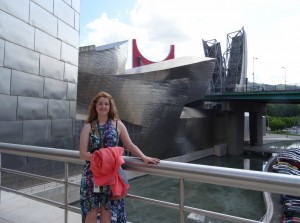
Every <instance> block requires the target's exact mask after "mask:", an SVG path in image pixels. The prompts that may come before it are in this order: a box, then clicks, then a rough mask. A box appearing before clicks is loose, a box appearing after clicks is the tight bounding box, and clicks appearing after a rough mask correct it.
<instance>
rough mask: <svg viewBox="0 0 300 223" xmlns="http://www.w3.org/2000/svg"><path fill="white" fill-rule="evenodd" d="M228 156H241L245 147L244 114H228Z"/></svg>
mask: <svg viewBox="0 0 300 223" xmlns="http://www.w3.org/2000/svg"><path fill="white" fill-rule="evenodd" d="M227 114H228V119H227V120H228V155H240V154H242V153H243V147H244V112H240V111H239V112H228V113H227Z"/></svg>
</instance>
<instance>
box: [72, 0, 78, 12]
mask: <svg viewBox="0 0 300 223" xmlns="http://www.w3.org/2000/svg"><path fill="white" fill-rule="evenodd" d="M72 7H73V9H75V10H76V11H77V12H78V13H79V12H80V0H72Z"/></svg>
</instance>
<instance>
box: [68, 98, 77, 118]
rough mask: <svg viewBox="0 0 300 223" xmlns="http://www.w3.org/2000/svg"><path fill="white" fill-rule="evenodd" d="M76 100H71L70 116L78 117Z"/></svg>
mask: <svg viewBox="0 0 300 223" xmlns="http://www.w3.org/2000/svg"><path fill="white" fill-rule="evenodd" d="M76 104H77V103H76V101H70V118H74V119H75V118H76Z"/></svg>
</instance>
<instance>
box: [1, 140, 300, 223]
mask: <svg viewBox="0 0 300 223" xmlns="http://www.w3.org/2000/svg"><path fill="white" fill-rule="evenodd" d="M1 153H8V154H14V155H21V156H30V157H36V158H43V159H49V160H55V161H62V162H65V166H66V169H67V168H68V163H77V164H80V163H81V164H82V163H83V162H84V161H83V160H80V158H79V151H72V150H64V149H55V148H45V147H37V146H29V145H19V144H8V143H1V142H0V155H1ZM124 160H125V168H126V169H127V170H132V171H138V172H143V173H146V174H153V175H160V176H164V177H171V178H177V179H179V180H180V197H181V198H184V196H183V194H184V192H183V191H184V186H183V185H184V184H183V181H184V180H192V181H196V182H203V183H210V184H216V185H223V186H230V187H237V188H244V189H250V190H256V191H265V192H271V193H279V194H289V195H296V196H297V195H299V194H300V177H298V176H292V175H284V174H277V173H268V172H260V171H252V170H240V169H233V168H224V167H215V166H206V165H198V164H190V163H180V162H171V161H164V160H162V161H161V162H160V163H159V164H158V165H146V164H144V163H143V162H141V161H140V160H139V159H137V158H134V157H124ZM0 168H1V169H0V174H1V171H5V170H6V169H5V168H2V167H1V159H0ZM67 172H68V171H67ZM68 185H69V182H68V173H66V179H65V188H67V187H68ZM1 188H2V189H4V190H7V191H10V192H16V193H19V192H17V191H14V190H12V189H8V188H4V187H2V186H1V181H0V189H1ZM66 191H67V190H66V189H65V192H66ZM19 194H20V193H19ZM25 196H29V195H25ZM29 197H30V196H29ZM65 197H66V195H65ZM128 197H129V198H130V197H131V198H133V199H138V200H143V201H145V202H150V203H156V204H157V205H163V206H164V205H165V206H169V207H170V208H176V209H178V210H180V213H181V219H182V216H183V214H182V213H183V211H188V212H189V211H193V212H196V213H202V214H205V215H208V216H214V217H216V218H222V219H228V220H231V221H233V222H260V221H254V220H250V219H243V218H239V217H235V216H230V215H224V214H221V213H216V212H210V211H206V210H201V209H196V208H193V207H188V206H185V205H184V203H183V200H181V201H180V204H173V203H168V202H164V201H158V200H153V199H149V198H141V197H137V196H134V195H129V196H128ZM32 199H39V198H36V197H35V196H32ZM39 201H43V202H45V203H47V202H48V203H49V204H52V205H54V206H57V205H59V206H60V207H64V208H65V211H66V212H67V211H68V210H71V211H76V212H78V209H76V208H74V207H70V206H69V205H68V204H67V200H65V204H64V205H63V206H62V205H61V204H56V202H53V201H48V200H45V199H39ZM65 222H67V216H66V217H65ZM180 222H184V221H183V220H181V221H180Z"/></svg>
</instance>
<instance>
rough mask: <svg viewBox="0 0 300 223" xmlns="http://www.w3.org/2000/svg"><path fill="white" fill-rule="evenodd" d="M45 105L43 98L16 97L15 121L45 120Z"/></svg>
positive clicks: (46, 101)
mask: <svg viewBox="0 0 300 223" xmlns="http://www.w3.org/2000/svg"><path fill="white" fill-rule="evenodd" d="M47 103H48V100H46V99H43V98H32V97H18V110H17V120H29V119H35V120H36V119H46V118H47V110H46V109H45V108H47Z"/></svg>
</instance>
